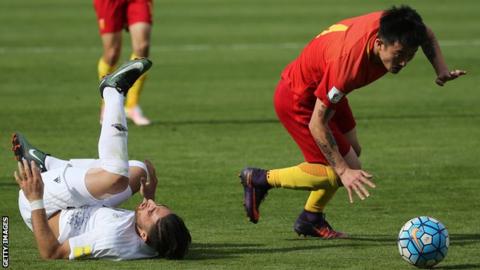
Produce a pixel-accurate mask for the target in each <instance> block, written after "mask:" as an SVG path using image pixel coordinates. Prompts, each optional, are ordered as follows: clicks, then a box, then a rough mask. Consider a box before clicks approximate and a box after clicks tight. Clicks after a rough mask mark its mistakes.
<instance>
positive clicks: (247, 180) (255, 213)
mask: <svg viewBox="0 0 480 270" xmlns="http://www.w3.org/2000/svg"><path fill="white" fill-rule="evenodd" d="M239 176H240V183H241V184H242V185H243V206H244V207H245V212H246V213H247V217H248V218H249V219H250V222H252V223H257V222H258V220H259V219H260V211H259V207H260V204H261V203H262V201H263V200H264V199H265V197H266V196H267V194H268V190H269V189H270V185H269V184H268V183H267V171H266V170H263V169H257V168H245V169H243V170H242V171H241V172H240V175H239Z"/></svg>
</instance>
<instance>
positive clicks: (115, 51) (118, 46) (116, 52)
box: [98, 32, 122, 124]
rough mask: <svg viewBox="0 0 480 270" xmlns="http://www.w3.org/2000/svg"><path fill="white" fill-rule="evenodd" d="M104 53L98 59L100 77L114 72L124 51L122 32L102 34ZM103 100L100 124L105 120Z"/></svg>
mask: <svg viewBox="0 0 480 270" xmlns="http://www.w3.org/2000/svg"><path fill="white" fill-rule="evenodd" d="M101 40H102V47H103V53H102V56H101V57H100V59H99V60H98V79H99V80H101V79H102V78H103V77H105V76H107V75H108V74H110V73H112V72H113V71H114V70H115V68H116V65H117V63H118V59H119V58H120V54H121V51H122V32H114V33H105V34H102V36H101ZM103 109H104V106H103V101H102V104H101V107H100V124H102V120H103Z"/></svg>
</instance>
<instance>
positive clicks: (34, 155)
mask: <svg viewBox="0 0 480 270" xmlns="http://www.w3.org/2000/svg"><path fill="white" fill-rule="evenodd" d="M12 151H13V154H14V155H15V159H16V160H18V161H22V160H24V159H25V160H27V161H28V162H29V163H30V162H31V161H34V162H35V164H37V166H38V168H39V169H40V171H41V172H46V171H47V167H45V158H46V157H47V155H48V154H45V153H44V152H43V151H40V150H39V149H37V148H36V147H34V146H33V145H31V144H30V143H29V142H28V141H27V139H26V138H25V137H24V136H23V135H22V134H20V133H18V132H15V133H13V135H12Z"/></svg>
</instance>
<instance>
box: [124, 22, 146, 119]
mask: <svg viewBox="0 0 480 270" xmlns="http://www.w3.org/2000/svg"><path fill="white" fill-rule="evenodd" d="M128 29H129V32H130V36H131V39H132V49H133V52H132V55H131V59H135V58H142V57H148V56H149V51H150V33H151V29H152V26H151V25H150V24H149V23H146V22H137V23H134V24H132V25H130V26H129V28H128ZM145 80H146V74H144V75H142V76H141V77H140V78H138V80H137V81H136V82H135V84H134V85H133V86H132V88H130V90H129V91H128V94H127V101H126V103H125V110H126V112H127V117H128V118H130V119H131V120H132V121H133V122H134V123H135V124H136V125H140V126H142V125H149V124H150V123H151V121H150V120H149V119H148V118H146V117H145V116H144V115H143V112H142V110H141V108H140V106H139V102H140V94H141V93H142V90H143V86H144V83H145Z"/></svg>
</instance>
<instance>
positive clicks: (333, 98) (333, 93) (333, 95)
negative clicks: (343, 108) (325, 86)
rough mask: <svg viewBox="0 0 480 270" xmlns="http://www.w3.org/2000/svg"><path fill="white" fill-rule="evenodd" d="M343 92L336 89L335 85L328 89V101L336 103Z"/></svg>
mask: <svg viewBox="0 0 480 270" xmlns="http://www.w3.org/2000/svg"><path fill="white" fill-rule="evenodd" d="M344 95H345V94H344V93H342V91H340V90H338V89H337V88H336V87H335V86H334V87H332V89H330V91H328V100H330V103H334V104H336V103H338V102H339V101H340V100H341V99H342V98H343V96H344Z"/></svg>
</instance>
